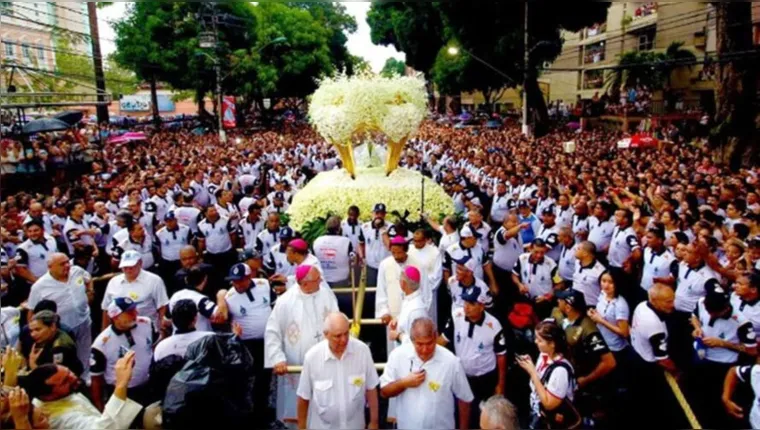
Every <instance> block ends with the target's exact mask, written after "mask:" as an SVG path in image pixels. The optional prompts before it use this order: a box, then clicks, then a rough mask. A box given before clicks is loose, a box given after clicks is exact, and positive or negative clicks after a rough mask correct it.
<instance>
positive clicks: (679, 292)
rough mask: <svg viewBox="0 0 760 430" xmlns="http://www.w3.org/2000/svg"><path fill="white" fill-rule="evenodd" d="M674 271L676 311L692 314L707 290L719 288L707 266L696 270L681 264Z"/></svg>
mask: <svg viewBox="0 0 760 430" xmlns="http://www.w3.org/2000/svg"><path fill="white" fill-rule="evenodd" d="M671 267H674V268H676V267H677V269H676V271H675V272H676V273H674V275H676V279H677V282H676V302H675V305H676V310H679V311H681V312H688V313H693V312H694V309H696V307H697V302H698V301H699V299H701V298H702V297H704V296H705V295H706V294H707V289H708V288H713V287H715V286H719V285H720V284H719V283H718V280H717V279H716V278H714V277H712V276H711V275H712V271H710V270H709V269H708V268H707V266H703V267H701V268H698V269H696V270H694V269H692V268H690V267H689V265H688V264H686V263H684V262H681V263H679V264H678V266H671Z"/></svg>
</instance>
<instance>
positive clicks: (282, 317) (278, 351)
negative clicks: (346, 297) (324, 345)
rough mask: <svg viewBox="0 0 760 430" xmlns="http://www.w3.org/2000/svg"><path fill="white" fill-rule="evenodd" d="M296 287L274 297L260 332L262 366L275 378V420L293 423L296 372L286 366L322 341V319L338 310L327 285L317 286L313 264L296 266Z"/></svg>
mask: <svg viewBox="0 0 760 430" xmlns="http://www.w3.org/2000/svg"><path fill="white" fill-rule="evenodd" d="M295 279H296V282H297V283H298V288H290V289H289V290H287V291H286V292H285V293H283V295H282V296H280V297H279V298H278V299H277V303H276V304H275V306H274V309H273V310H272V313H271V314H270V315H269V320H268V321H267V325H266V330H265V333H264V356H265V358H264V366H265V367H267V368H272V370H273V373H274V374H275V375H278V378H277V419H278V420H280V421H282V422H290V423H294V422H297V418H298V415H297V410H296V390H297V388H298V383H299V377H300V376H299V375H288V374H287V373H288V366H289V365H302V364H303V362H304V357H305V356H306V352H307V351H308V350H309V349H310V348H311V347H313V346H314V345H316V344H318V343H319V342H321V341H322V339H323V337H324V335H323V333H322V322H323V321H324V320H325V318H326V317H327V315H328V314H330V313H331V312H337V311H338V301H337V299H336V298H335V294H334V293H333V292H332V290H330V289H329V288H324V287H321V286H320V284H321V283H322V279H321V275H320V271H319V270H318V269H317V268H316V267H313V266H309V265H303V266H298V267H297V268H296V274H295Z"/></svg>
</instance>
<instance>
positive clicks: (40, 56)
mask: <svg viewBox="0 0 760 430" xmlns="http://www.w3.org/2000/svg"><path fill="white" fill-rule="evenodd" d="M37 60H39V61H40V62H44V61H45V48H43V47H42V46H38V47H37Z"/></svg>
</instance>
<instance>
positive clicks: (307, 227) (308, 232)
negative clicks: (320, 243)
mask: <svg viewBox="0 0 760 430" xmlns="http://www.w3.org/2000/svg"><path fill="white" fill-rule="evenodd" d="M331 216H333V214H332V213H329V214H327V215H326V216H323V217H317V218H314V219H312V220H310V221H308V222H307V223H306V224H304V225H303V227H301V231H300V232H299V233H300V234H301V238H302V239H303V240H305V241H306V242H308V243H309V245H312V244H314V241H315V240H317V238H319V237H321V236H324V235H325V234H326V233H327V220H328V219H329V218H330V217H331Z"/></svg>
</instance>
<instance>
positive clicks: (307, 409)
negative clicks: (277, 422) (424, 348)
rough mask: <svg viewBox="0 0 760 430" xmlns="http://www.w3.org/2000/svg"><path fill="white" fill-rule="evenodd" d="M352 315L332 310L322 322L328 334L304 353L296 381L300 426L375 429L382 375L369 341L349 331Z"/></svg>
mask: <svg viewBox="0 0 760 430" xmlns="http://www.w3.org/2000/svg"><path fill="white" fill-rule="evenodd" d="M349 325H350V324H349V321H348V317H346V315H345V314H342V313H331V314H329V315H328V316H327V318H326V319H325V322H324V326H323V333H324V337H325V340H323V341H322V342H320V343H318V344H317V345H315V346H314V347H312V348H311V349H310V350H309V352H307V353H306V357H305V358H304V364H303V372H302V373H301V378H300V380H299V383H298V391H297V394H298V400H297V401H298V428H302V429H305V428H309V429H363V428H365V421H364V405H365V401H366V402H367V403H368V404H369V412H370V422H369V425H368V426H367V428H369V429H377V428H378V425H379V418H378V414H379V409H378V398H377V385H378V383H379V378H378V376H377V371H376V370H375V365H374V363H373V362H372V354H371V353H370V351H369V348H368V347H367V345H365V344H364V343H362V342H361V341H360V340H357V339H354V338H352V337H351V336H350V335H349V332H348V331H349Z"/></svg>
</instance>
